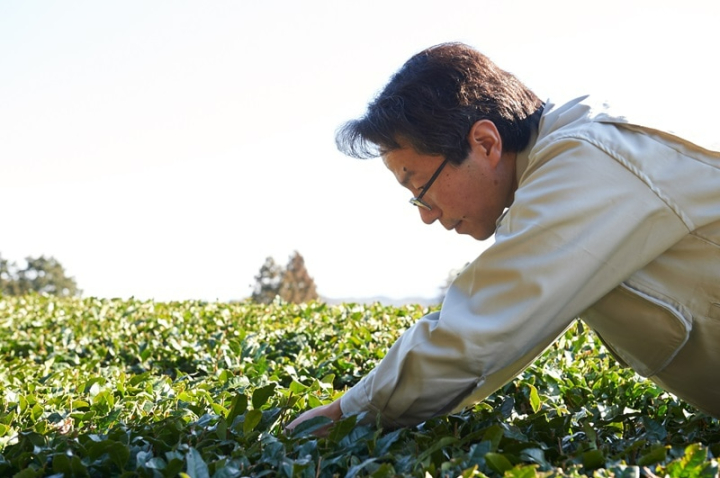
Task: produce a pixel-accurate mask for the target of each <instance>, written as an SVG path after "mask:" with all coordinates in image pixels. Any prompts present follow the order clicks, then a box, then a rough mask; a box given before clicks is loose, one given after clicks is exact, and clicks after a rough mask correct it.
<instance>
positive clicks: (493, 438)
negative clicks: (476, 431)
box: [483, 425, 505, 451]
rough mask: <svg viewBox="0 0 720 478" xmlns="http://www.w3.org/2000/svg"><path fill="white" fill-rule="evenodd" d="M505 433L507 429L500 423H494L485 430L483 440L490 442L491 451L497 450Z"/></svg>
mask: <svg viewBox="0 0 720 478" xmlns="http://www.w3.org/2000/svg"><path fill="white" fill-rule="evenodd" d="M504 434H505V430H503V428H502V427H501V426H500V425H492V426H490V427H488V428H487V430H485V434H484V435H483V441H487V442H489V443H490V451H497V449H498V446H500V440H502V437H503V435H504Z"/></svg>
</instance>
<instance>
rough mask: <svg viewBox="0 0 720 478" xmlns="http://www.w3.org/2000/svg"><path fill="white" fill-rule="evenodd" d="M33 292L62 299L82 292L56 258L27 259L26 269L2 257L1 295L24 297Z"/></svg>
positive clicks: (0, 274)
mask: <svg viewBox="0 0 720 478" xmlns="http://www.w3.org/2000/svg"><path fill="white" fill-rule="evenodd" d="M33 291H34V292H38V293H41V294H49V295H57V296H61V297H68V296H73V295H79V294H80V293H81V292H82V291H81V290H80V289H78V287H77V284H76V282H75V279H74V278H72V277H68V276H67V275H66V273H65V269H64V268H63V266H62V264H60V262H58V261H57V259H55V258H54V257H45V256H40V257H37V258H33V257H26V258H25V267H24V268H20V267H18V265H17V264H16V263H14V262H12V263H11V262H8V261H7V260H5V259H3V258H2V257H0V293H2V294H5V295H24V294H27V293H29V292H33Z"/></svg>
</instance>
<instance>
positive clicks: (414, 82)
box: [336, 43, 542, 164]
mask: <svg viewBox="0 0 720 478" xmlns="http://www.w3.org/2000/svg"><path fill="white" fill-rule="evenodd" d="M541 106H542V101H540V99H539V98H538V97H537V96H536V95H535V94H534V93H533V92H532V91H531V90H530V89H529V88H527V87H526V86H525V85H523V84H522V83H521V82H520V81H519V80H517V79H516V78H515V77H514V76H513V75H512V74H510V73H508V72H506V71H503V70H502V69H500V68H498V67H497V65H495V64H494V63H493V62H492V61H490V60H489V59H488V58H487V57H486V56H484V55H483V54H481V53H480V52H478V51H477V50H474V49H473V48H471V47H469V46H467V45H463V44H461V43H445V44H441V45H437V46H434V47H430V48H428V49H426V50H424V51H422V52H420V53H418V54H416V55H415V56H413V57H412V58H410V59H409V60H408V61H407V62H406V63H405V64H404V65H403V66H402V68H400V70H399V71H398V72H397V73H395V75H394V76H393V77H392V78H391V79H390V82H389V83H388V84H387V86H385V88H384V89H383V90H382V92H381V93H380V94H379V95H378V96H377V98H375V100H374V101H372V102H371V103H370V105H369V106H368V109H367V112H366V114H365V115H364V116H363V117H362V118H360V119H357V120H353V121H350V122H348V123H347V124H345V125H344V126H343V127H342V128H341V129H340V130H339V132H338V134H337V137H336V141H337V145H338V148H339V149H340V150H341V151H342V152H343V153H345V154H347V155H349V156H353V157H357V158H371V157H377V156H379V155H382V154H384V153H386V152H388V151H392V150H393V149H398V148H400V147H401V146H400V145H401V143H402V144H404V145H408V146H411V147H412V148H414V149H415V150H416V151H417V152H418V153H421V154H429V155H439V156H443V157H445V158H448V159H449V160H450V162H452V163H455V164H460V163H461V162H462V161H463V160H464V159H465V157H466V156H467V155H468V152H469V145H468V141H467V135H468V133H469V132H470V129H471V128H472V126H473V125H474V124H475V123H476V122H477V121H479V120H484V119H486V120H490V121H492V122H493V123H494V124H495V126H496V127H497V129H498V131H499V133H500V136H501V137H502V140H503V150H504V151H506V152H517V151H520V150H522V149H523V148H524V147H525V146H526V145H527V143H528V141H529V139H530V126H529V125H528V123H529V121H527V120H528V118H529V117H530V116H531V115H532V114H533V113H535V112H536V111H537V110H538V109H540V108H541Z"/></svg>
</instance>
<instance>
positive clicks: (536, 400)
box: [527, 383, 542, 413]
mask: <svg viewBox="0 0 720 478" xmlns="http://www.w3.org/2000/svg"><path fill="white" fill-rule="evenodd" d="M527 386H528V387H529V388H530V406H531V407H532V411H533V412H534V413H537V412H538V411H540V408H541V406H542V402H541V401H540V395H538V391H537V388H535V386H534V385H532V384H529V383H528V384H527Z"/></svg>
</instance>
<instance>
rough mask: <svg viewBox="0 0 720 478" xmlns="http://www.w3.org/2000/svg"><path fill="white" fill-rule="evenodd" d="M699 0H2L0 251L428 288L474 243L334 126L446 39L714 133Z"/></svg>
mask: <svg viewBox="0 0 720 478" xmlns="http://www.w3.org/2000/svg"><path fill="white" fill-rule="evenodd" d="M718 5H719V4H718V3H717V2H709V1H702V2H699V1H683V2H677V1H672V2H659V1H648V2H644V1H643V2H639V1H632V0H621V1H598V2H578V1H568V2H560V1H524V0H523V1H482V0H467V1H453V0H444V1H442V2H440V1H434V2H423V1H412V2H411V1H407V2H393V1H389V0H373V1H367V0H364V1H345V0H333V1H309V0H308V1H293V0H287V1H250V0H235V1H212V2H199V1H195V2H190V1H180V0H173V1H154V2H147V1H128V0H123V1H102V2H98V1H96V0H88V1H33V0H0V201H1V203H2V212H1V214H2V220H1V221H0V254H2V256H3V257H4V258H6V259H10V260H14V261H21V260H22V259H23V258H24V257H26V256H38V255H41V254H45V255H51V256H54V257H56V258H57V259H58V260H59V261H60V262H61V263H62V264H63V265H64V266H65V268H66V270H67V271H68V273H69V274H70V275H73V276H74V277H75V278H76V280H77V282H78V285H79V286H80V288H82V289H83V290H84V294H83V295H85V296H101V297H130V296H135V297H137V298H142V299H157V300H174V299H178V300H183V299H205V300H216V299H219V300H229V299H240V298H243V297H246V296H248V295H249V294H250V292H251V289H250V284H252V283H253V277H254V275H255V274H256V273H257V272H258V270H259V268H260V266H261V265H262V263H263V261H264V259H265V257H267V256H273V257H275V259H276V260H277V261H278V262H279V263H282V264H285V262H286V261H287V258H288V256H289V255H290V254H291V252H292V251H293V250H298V251H299V252H300V253H301V254H302V255H303V256H304V257H305V261H306V265H307V267H308V270H309V272H310V274H311V275H312V276H313V277H314V278H315V282H316V284H317V286H318V290H319V293H320V294H321V295H322V296H325V297H355V298H359V297H368V296H374V295H386V296H390V297H395V298H400V297H407V296H422V297H435V296H436V295H437V294H438V288H439V286H440V285H441V284H443V282H444V281H445V279H446V277H447V276H448V273H449V271H450V270H451V269H454V268H458V267H460V266H462V265H463V264H465V263H466V262H469V261H470V260H471V259H473V258H474V257H475V256H476V255H477V254H479V253H480V252H481V251H482V250H483V249H484V248H486V247H487V246H488V245H489V241H486V242H485V243H480V242H476V241H474V240H473V239H471V238H469V237H466V236H458V235H456V234H455V233H448V232H447V231H445V230H444V229H443V228H442V226H440V225H433V226H431V227H428V226H425V225H424V224H423V223H422V222H421V221H420V220H419V216H418V213H417V212H416V211H415V210H414V208H413V207H412V206H410V205H409V204H408V202H407V200H408V198H409V193H408V192H407V191H406V190H404V189H403V188H401V187H400V186H399V185H397V184H396V183H395V180H394V178H393V177H392V175H391V174H390V173H389V172H387V170H386V169H385V168H384V166H383V164H382V162H381V161H380V160H379V159H377V160H370V161H360V160H355V159H351V158H347V157H344V156H343V155H341V154H340V153H339V152H337V151H336V150H335V145H334V132H335V129H336V128H337V127H338V126H339V125H340V124H342V123H343V122H345V121H346V120H349V119H352V118H355V117H356V116H359V115H360V114H362V113H363V111H364V109H365V105H366V104H367V102H368V101H369V100H371V99H372V97H373V96H374V95H375V94H376V93H377V92H378V91H379V90H380V89H381V88H382V87H383V85H384V84H385V82H386V81H387V80H388V78H389V77H390V75H391V74H392V73H393V72H394V71H395V70H397V69H398V68H399V67H400V66H401V65H402V63H403V62H404V61H405V60H407V59H408V58H409V57H410V56H411V55H412V54H414V53H416V52H418V51H420V50H422V49H424V48H426V47H428V46H430V45H433V44H436V43H440V42H444V41H463V42H466V43H468V44H470V45H472V46H475V47H476V48H478V49H479V50H481V51H482V52H484V53H485V54H487V55H488V56H489V57H490V58H491V59H493V60H494V61H495V62H497V63H498V64H499V65H500V66H501V67H502V68H504V69H506V70H508V71H511V72H513V73H514V74H516V75H517V76H518V77H519V78H520V79H521V80H523V81H524V82H526V83H527V84H528V85H529V86H530V87H531V88H533V89H534V90H535V91H536V93H538V95H539V96H540V97H542V98H553V99H555V98H557V99H569V98H572V97H574V96H579V95H581V94H585V93H592V94H595V95H597V96H599V97H601V98H607V99H610V100H613V102H614V103H622V104H629V105H632V106H633V108H634V109H637V110H638V111H642V112H643V113H645V114H646V115H647V116H650V117H654V118H656V119H658V120H659V121H660V122H662V123H667V124H670V125H673V126H675V127H676V129H678V130H689V131H693V132H694V133H695V134H697V135H699V136H702V137H705V138H713V137H714V140H715V141H718V140H720V121H718V119H717V118H718V111H719V109H720V99H719V97H718V93H717V92H718V87H717V85H718V84H719V83H718V81H719V79H718V64H720V61H719V60H718V58H719V57H720V53H718V50H719V49H718V46H720V40H719V39H718V38H719V37H718V32H719V31H720V7H719V6H718Z"/></svg>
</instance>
